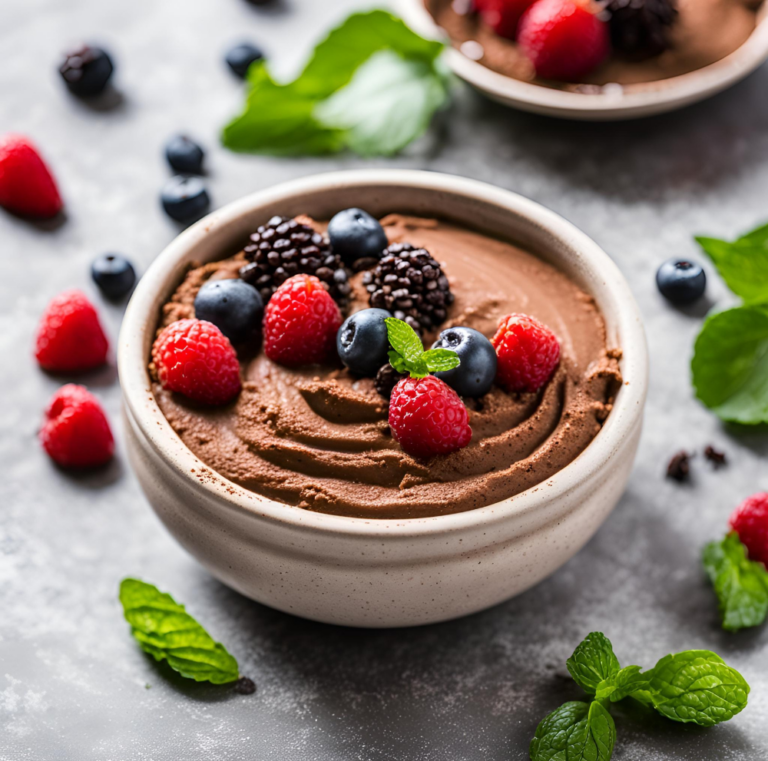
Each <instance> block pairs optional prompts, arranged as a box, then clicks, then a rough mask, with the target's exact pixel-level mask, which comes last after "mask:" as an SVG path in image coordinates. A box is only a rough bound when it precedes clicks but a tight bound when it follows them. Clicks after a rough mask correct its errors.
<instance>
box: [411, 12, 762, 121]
mask: <svg viewBox="0 0 768 761" xmlns="http://www.w3.org/2000/svg"><path fill="white" fill-rule="evenodd" d="M396 7H397V9H398V10H399V12H400V14H401V16H402V17H403V18H404V19H405V21H406V22H407V23H408V24H409V25H410V26H411V27H412V28H413V29H414V30H415V31H417V32H419V33H421V34H423V35H424V36H425V37H432V38H437V39H442V40H445V41H446V43H447V45H448V49H447V62H448V64H449V66H450V68H451V69H452V70H453V71H454V72H455V73H456V74H457V75H458V76H459V77H461V78H462V79H464V80H466V81H467V82H468V83H469V84H471V85H473V86H474V87H475V88H477V89H478V90H480V91H481V92H483V93H485V94H486V95H488V96H489V97H491V98H493V99H494V100H497V101H499V102H501V103H504V104H505V105H509V106H513V107H515V108H519V109H522V110H525V111H532V112H535V113H540V114H547V115H550V116H559V117H564V118H570V119H586V120H612V119H630V118H635V117H640V116H650V115H652V114H658V113H663V112H665V111H671V110H673V109H677V108H681V107H683V106H686V105H689V104H691V103H695V102H697V101H700V100H703V99H704V98H707V97H709V96H711V95H714V94H716V93H718V92H720V91H721V90H724V89H725V88H727V87H730V86H731V85H733V84H735V83H736V82H738V81H739V80H740V79H743V78H744V77H746V76H747V75H748V74H750V73H751V72H752V71H754V70H755V69H756V68H757V67H758V66H759V65H760V64H762V63H763V62H764V61H765V60H766V59H767V58H768V3H766V2H764V0H397V2H396Z"/></svg>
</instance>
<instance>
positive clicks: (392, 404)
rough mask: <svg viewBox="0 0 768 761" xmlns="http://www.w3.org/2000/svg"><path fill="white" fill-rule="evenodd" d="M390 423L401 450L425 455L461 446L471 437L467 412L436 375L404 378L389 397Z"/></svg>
mask: <svg viewBox="0 0 768 761" xmlns="http://www.w3.org/2000/svg"><path fill="white" fill-rule="evenodd" d="M389 427H390V429H391V430H392V435H393V436H394V438H395V440H396V441H397V442H398V443H399V444H400V446H401V447H402V448H403V451H404V452H406V453H407V454H409V455H411V456H412V457H417V458H419V459H427V458H429V457H434V456H435V455H441V454H450V453H451V452H456V451H457V450H459V449H463V448H464V447H465V446H467V444H469V442H470V440H471V438H472V429H471V428H470V427H469V413H468V412H467V408H466V407H465V406H464V403H463V402H462V401H461V399H460V398H459V395H458V394H457V393H456V392H455V391H454V390H453V389H452V388H451V387H450V386H449V385H448V384H447V383H444V382H443V381H441V380H440V379H439V378H435V377H434V376H432V375H428V376H427V377H426V378H403V379H402V380H401V381H399V382H398V383H397V385H396V386H395V387H394V389H393V390H392V395H391V396H390V398H389Z"/></svg>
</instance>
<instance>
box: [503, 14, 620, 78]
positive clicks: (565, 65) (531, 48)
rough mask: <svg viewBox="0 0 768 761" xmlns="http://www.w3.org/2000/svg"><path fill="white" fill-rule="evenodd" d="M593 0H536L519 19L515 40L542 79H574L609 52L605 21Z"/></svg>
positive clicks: (603, 58) (600, 61)
mask: <svg viewBox="0 0 768 761" xmlns="http://www.w3.org/2000/svg"><path fill="white" fill-rule="evenodd" d="M599 11H600V7H599V6H598V5H597V4H596V3H595V2H593V0H536V2H535V3H534V4H533V5H532V6H531V7H530V8H529V9H528V10H527V11H526V12H525V14H524V15H523V17H522V18H521V19H520V25H519V27H518V34H517V41H518V42H519V43H520V48H521V50H522V51H523V52H524V53H525V54H526V55H527V56H528V58H530V59H531V61H532V62H533V65H534V68H535V69H536V74H537V75H538V76H540V77H543V78H544V79H559V80H562V81H565V82H577V81H578V80H580V79H581V78H582V77H584V76H586V75H587V74H589V72H590V71H592V70H593V69H595V68H596V67H597V66H599V65H600V64H601V63H602V62H603V61H604V60H605V58H606V57H607V56H608V53H609V51H610V37H609V33H608V24H606V23H605V22H604V21H601V20H600V19H599V18H598V17H597V13H598V12H599Z"/></svg>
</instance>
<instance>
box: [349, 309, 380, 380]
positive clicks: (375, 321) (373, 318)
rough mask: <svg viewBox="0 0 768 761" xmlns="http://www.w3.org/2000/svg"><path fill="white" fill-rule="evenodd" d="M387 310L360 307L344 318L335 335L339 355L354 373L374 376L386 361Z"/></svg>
mask: <svg viewBox="0 0 768 761" xmlns="http://www.w3.org/2000/svg"><path fill="white" fill-rule="evenodd" d="M391 316H392V315H391V314H390V313H389V312H387V310H386V309H361V310H360V311H359V312H355V313H354V314H353V315H350V316H349V317H347V319H346V320H345V321H344V324H343V325H342V326H341V327H340V328H339V332H338V333H337V334H336V349H337V351H338V352H339V358H340V359H341V361H342V362H343V363H344V365H345V366H346V367H348V368H349V369H350V370H351V371H352V372H353V373H355V374H357V375H362V376H368V377H373V376H374V375H376V373H377V372H378V371H379V368H381V366H382V365H383V364H386V362H387V352H388V351H389V338H388V337H387V326H386V324H385V322H384V320H385V319H386V318H387V317H391Z"/></svg>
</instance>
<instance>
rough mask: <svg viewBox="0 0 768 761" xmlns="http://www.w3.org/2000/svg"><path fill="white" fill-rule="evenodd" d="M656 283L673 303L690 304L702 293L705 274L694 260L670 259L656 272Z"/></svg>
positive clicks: (704, 286)
mask: <svg viewBox="0 0 768 761" xmlns="http://www.w3.org/2000/svg"><path fill="white" fill-rule="evenodd" d="M656 285H657V286H658V287H659V290H660V291H661V294H662V296H664V297H665V298H667V299H669V300H670V301H671V302H672V303H673V304H690V303H691V302H693V301H696V300H697V299H700V298H701V297H702V296H703V295H704V291H705V290H706V288H707V275H706V273H705V272H704V270H703V269H702V268H701V265H699V264H696V263H695V262H689V261H687V260H686V259H670V260H669V261H666V262H664V264H662V265H661V267H659V269H658V271H657V272H656Z"/></svg>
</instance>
